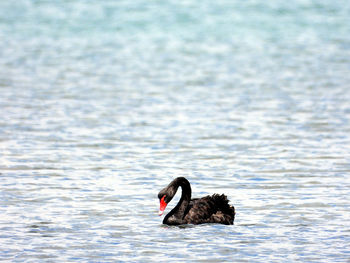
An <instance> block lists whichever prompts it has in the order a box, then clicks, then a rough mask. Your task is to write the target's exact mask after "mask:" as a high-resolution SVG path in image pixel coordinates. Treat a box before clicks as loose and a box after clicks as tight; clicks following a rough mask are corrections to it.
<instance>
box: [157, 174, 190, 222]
mask: <svg viewBox="0 0 350 263" xmlns="http://www.w3.org/2000/svg"><path fill="white" fill-rule="evenodd" d="M179 186H180V187H181V190H182V193H181V198H180V200H179V202H178V203H177V205H176V206H175V207H174V208H173V209H172V210H171V211H170V212H169V214H167V215H166V217H165V218H164V221H163V223H166V224H168V225H181V224H184V223H185V222H184V217H185V215H186V212H187V210H188V209H187V208H188V205H189V204H190V201H191V192H192V191H191V186H190V183H189V182H188V181H187V180H186V179H185V180H181V181H180V182H179V183H178V184H177V185H176V190H175V191H177V188H178V187H179Z"/></svg>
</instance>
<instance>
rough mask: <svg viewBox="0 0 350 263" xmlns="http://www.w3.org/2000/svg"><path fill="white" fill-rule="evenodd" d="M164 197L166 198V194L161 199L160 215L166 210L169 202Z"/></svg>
mask: <svg viewBox="0 0 350 263" xmlns="http://www.w3.org/2000/svg"><path fill="white" fill-rule="evenodd" d="M164 198H165V195H164V196H163V197H162V199H160V201H159V202H160V206H159V213H158V215H160V216H161V215H162V214H163V212H164V210H165V208H166V206H167V203H166V202H165V201H164Z"/></svg>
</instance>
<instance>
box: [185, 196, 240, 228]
mask: <svg viewBox="0 0 350 263" xmlns="http://www.w3.org/2000/svg"><path fill="white" fill-rule="evenodd" d="M228 202H229V201H228V199H227V197H226V195H224V194H222V195H219V194H214V195H212V196H209V195H208V196H205V197H202V198H198V199H192V200H191V202H190V206H189V209H188V212H187V214H186V215H185V217H184V220H185V221H186V223H187V224H204V223H219V224H225V225H233V221H234V219H235V208H234V207H233V206H230V205H229V203H228Z"/></svg>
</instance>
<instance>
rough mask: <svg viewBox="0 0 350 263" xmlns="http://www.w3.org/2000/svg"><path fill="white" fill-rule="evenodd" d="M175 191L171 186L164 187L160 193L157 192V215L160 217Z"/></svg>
mask: <svg viewBox="0 0 350 263" xmlns="http://www.w3.org/2000/svg"><path fill="white" fill-rule="evenodd" d="M176 190H177V189H175V188H174V187H172V186H167V187H165V188H164V189H163V190H162V191H160V192H159V194H158V198H159V213H158V215H160V216H161V215H162V214H163V212H164V210H165V208H166V206H167V205H168V204H169V203H170V201H171V199H173V197H174V195H175V194H176Z"/></svg>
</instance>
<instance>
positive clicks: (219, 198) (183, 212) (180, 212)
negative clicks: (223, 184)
mask: <svg viewBox="0 0 350 263" xmlns="http://www.w3.org/2000/svg"><path fill="white" fill-rule="evenodd" d="M179 187H181V188H182V194H181V198H180V200H179V202H178V204H177V205H176V206H175V207H174V208H173V209H172V210H171V211H170V212H169V213H168V214H167V215H166V216H165V217H164V220H163V224H166V225H183V224H195V225H197V224H204V223H217V224H225V225H233V222H234V220H235V214H236V213H235V208H234V206H231V205H229V200H228V199H227V197H226V195H224V194H222V195H219V194H213V195H211V196H210V195H208V196H205V197H202V198H195V199H191V192H192V190H191V185H190V182H189V181H188V180H187V179H186V178H185V177H177V178H175V179H174V180H173V181H172V182H171V183H170V184H169V185H168V186H167V187H165V188H164V189H162V190H161V191H160V192H159V194H158V198H159V202H160V207H159V216H161V215H162V214H163V212H164V210H165V208H166V206H167V205H168V204H169V203H170V201H171V200H172V199H173V197H174V196H175V194H176V192H177V189H178V188H179Z"/></svg>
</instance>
